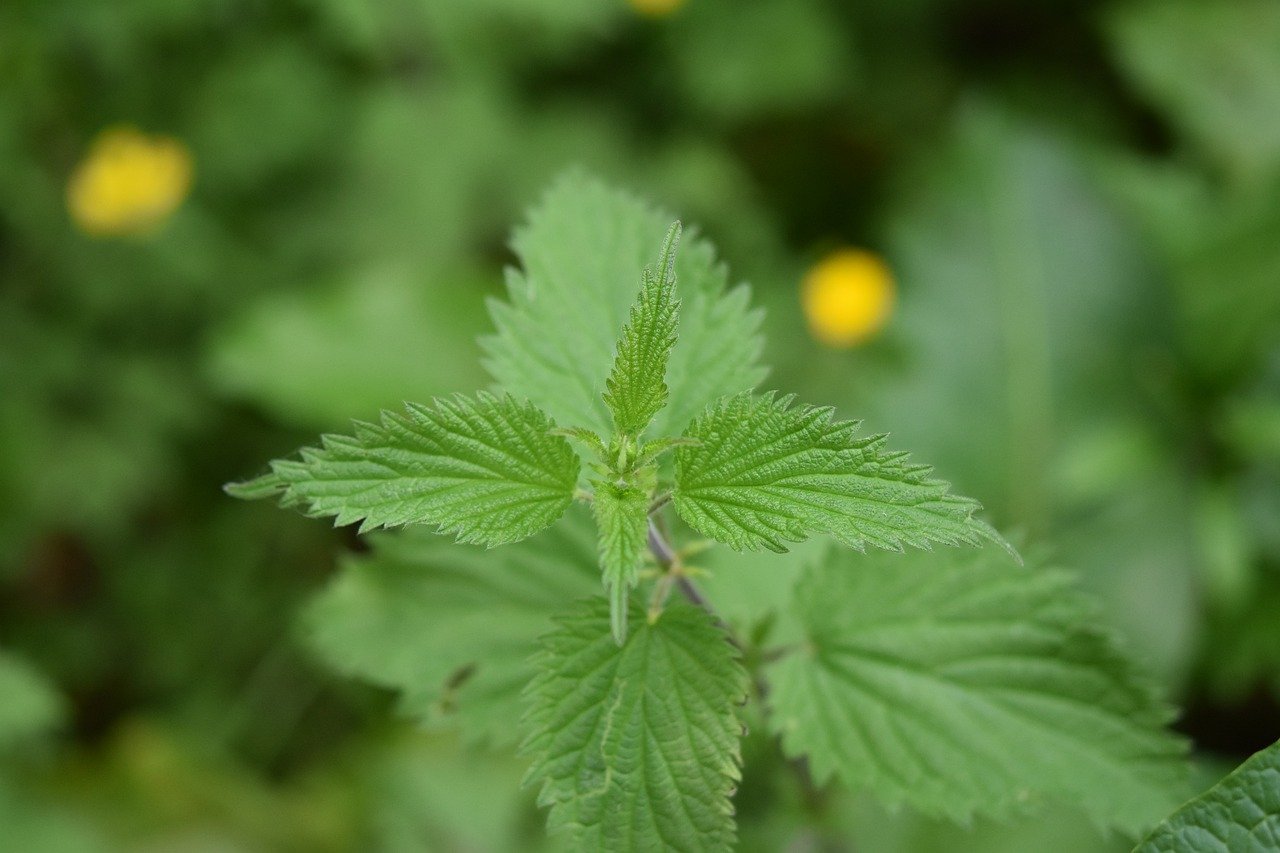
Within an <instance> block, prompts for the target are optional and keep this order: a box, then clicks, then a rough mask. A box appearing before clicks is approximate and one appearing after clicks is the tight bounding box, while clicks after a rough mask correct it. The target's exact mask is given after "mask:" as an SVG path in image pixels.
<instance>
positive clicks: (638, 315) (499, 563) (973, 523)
mask: <svg viewBox="0 0 1280 853" xmlns="http://www.w3.org/2000/svg"><path fill="white" fill-rule="evenodd" d="M670 221H671V217H668V216H664V215H663V214H661V213H660V212H657V211H655V210H653V209H651V208H650V207H648V206H646V205H645V204H644V203H642V202H640V201H638V200H636V199H634V198H632V197H631V196H629V195H627V194H625V193H620V192H617V191H615V190H612V189H610V188H608V187H607V186H605V185H603V184H601V183H599V182H597V181H595V180H593V179H590V178H588V177H586V176H583V175H580V174H570V175H568V176H566V177H565V178H563V179H561V180H560V181H559V182H557V183H556V184H555V185H554V187H553V188H552V189H551V190H550V191H549V192H548V193H547V195H546V196H545V197H544V199H543V200H542V202H541V203H540V204H539V205H538V206H537V207H536V208H535V209H534V210H533V212H532V213H531V215H530V217H529V221H528V223H527V224H526V225H525V226H524V227H523V228H521V229H519V230H518V231H517V232H516V234H515V238H514V249H515V251H516V253H517V255H518V256H519V258H520V262H521V266H522V270H520V271H516V270H512V271H510V273H509V276H508V298H507V301H505V302H501V301H500V302H495V303H494V304H493V305H492V315H493V319H494V322H495V324H496V326H497V332H496V334H494V335H493V336H492V337H489V338H487V339H485V340H484V341H483V344H484V348H485V350H486V352H487V357H488V358H487V366H488V368H489V371H490V372H491V373H492V375H493V377H494V379H495V381H496V389H495V390H494V391H492V392H484V391H482V392H479V393H477V394H475V395H473V396H456V397H452V398H450V399H442V400H435V401H434V402H432V403H429V404H418V403H411V404H408V405H407V406H406V409H405V411H404V412H402V413H391V412H386V413H383V415H382V417H381V420H380V421H379V422H378V423H357V424H356V425H355V429H354V432H353V434H351V435H341V436H339V435H326V436H324V437H323V438H322V440H321V442H320V446H319V447H311V448H305V449H303V450H302V451H301V452H300V454H299V455H298V457H297V458H292V459H284V460H279V461H276V462H273V463H272V465H271V470H270V473H268V474H266V475H264V476H262V477H259V478H258V479H255V480H252V481H249V482H246V483H241V484H236V485H232V486H229V487H228V490H229V491H230V492H231V493H232V494H234V495H237V496H239V497H245V498H263V497H278V498H279V499H280V501H281V503H282V504H283V505H285V506H290V507H297V508H299V509H301V510H303V511H304V512H306V513H308V514H310V515H313V516H332V517H333V518H334V519H335V521H336V523H337V524H339V525H346V524H355V523H359V525H360V530H361V532H365V531H371V530H374V529H375V528H384V527H405V528H407V529H406V530H403V531H400V532H398V533H396V534H390V533H387V534H379V535H378V536H376V537H375V540H376V541H375V542H374V544H373V549H372V555H371V556H367V557H361V558H353V561H352V562H351V564H349V565H348V567H347V570H346V572H345V573H344V574H343V575H342V576H341V577H340V578H339V579H338V581H336V582H335V585H334V587H333V588H332V589H331V590H330V591H329V592H328V593H326V595H325V596H324V597H322V598H321V599H320V601H319V602H318V604H317V605H316V607H314V608H312V611H311V612H310V614H309V618H310V621H311V624H312V628H313V631H314V633H315V634H316V637H317V644H318V645H319V646H320V647H321V649H322V651H324V652H325V654H326V655H327V656H328V657H329V658H330V659H331V660H333V661H334V662H335V663H337V664H338V665H339V666H340V667H341V668H343V669H345V670H347V671H350V672H353V673H357V674H360V675H363V676H365V677H368V678H372V679H373V680H375V681H379V682H381V683H384V684H388V685H391V686H395V687H398V688H401V689H402V690H403V691H404V699H405V703H406V706H407V707H408V708H409V709H410V710H411V711H415V712H420V713H421V714H423V715H424V716H426V717H432V716H436V717H439V716H447V717H448V718H449V719H451V720H455V721H456V722H457V723H458V725H460V726H461V727H462V728H463V730H464V731H465V732H466V733H468V734H470V735H472V736H474V737H479V738H482V739H488V740H490V741H491V742H493V743H496V744H498V745H503V744H511V743H515V742H520V743H521V746H522V751H523V753H524V754H525V755H527V756H528V758H529V759H530V762H531V766H530V768H529V771H528V777H527V780H528V782H529V783H531V784H536V785H538V786H540V795H539V803H540V804H541V805H543V806H546V807H549V809H550V815H549V826H550V829H551V830H552V831H553V832H556V833H558V834H560V837H561V840H562V841H564V842H565V843H567V844H568V845H569V846H572V847H574V848H579V849H586V850H633V849H659V848H671V849H679V850H717V849H727V848H729V847H731V846H732V845H733V843H734V841H735V838H736V827H735V820H734V807H733V795H734V793H735V790H736V788H737V785H738V783H739V781H740V779H741V774H742V772H743V769H742V761H741V748H740V741H741V738H742V737H743V736H744V734H745V723H746V721H752V723H753V725H755V726H764V727H766V728H767V730H768V731H769V732H770V733H771V734H773V735H776V740H775V746H774V748H776V749H780V750H781V751H782V752H783V754H784V755H785V756H786V757H787V758H790V759H795V761H793V762H791V765H792V766H793V767H795V768H796V769H797V772H800V773H804V774H807V776H808V777H809V779H810V780H811V781H812V782H813V783H815V784H826V783H827V782H829V781H830V780H832V779H833V777H834V778H835V779H837V780H839V781H840V782H842V783H844V784H845V785H847V786H849V787H852V788H854V789H863V788H865V789H869V790H870V791H871V792H873V793H874V794H876V795H878V796H879V797H880V798H881V799H882V800H884V801H885V802H887V803H888V804H891V805H898V804H902V803H906V804H909V805H910V806H912V807H914V808H915V809H917V810H919V811H921V812H923V813H926V814H930V815H936V816H944V817H948V818H952V819H955V820H959V821H965V820H967V819H969V818H970V817H971V816H972V815H974V814H986V815H992V816H997V817H1000V816H1008V815H1010V814H1014V813H1017V812H1019V811H1022V810H1024V809H1027V808H1030V807H1032V806H1035V805H1036V804H1039V803H1042V802H1044V801H1048V800H1057V801H1060V802H1066V803H1068V804H1070V805H1074V806H1075V807H1077V808H1078V809H1080V810H1081V811H1082V812H1083V813H1085V814H1087V815H1088V816H1089V817H1091V818H1092V819H1093V820H1094V821H1095V822H1097V823H1098V824H1100V825H1103V826H1107V827H1115V828H1119V829H1121V830H1123V831H1126V832H1129V833H1136V832H1138V831H1141V830H1143V829H1144V828H1147V827H1149V826H1150V825H1151V824H1153V823H1154V822H1155V820H1156V819H1158V818H1159V817H1160V816H1162V815H1163V814H1164V813H1165V812H1167V811H1168V809H1169V808H1170V807H1171V806H1172V805H1174V804H1175V803H1176V802H1177V800H1178V798H1179V794H1180V792H1181V789H1182V786H1183V784H1185V765H1184V759H1183V755H1184V752H1185V747H1184V744H1183V742H1182V741H1181V740H1180V739H1179V738H1178V737H1176V736H1174V735H1172V734H1170V733H1169V732H1168V731H1166V730H1165V728H1164V726H1165V724H1166V723H1167V721H1168V720H1169V717H1170V715H1169V713H1168V710H1167V709H1166V708H1165V707H1164V706H1163V705H1162V704H1161V702H1160V701H1159V699H1158V698H1157V697H1156V695H1155V692H1154V691H1153V689H1152V688H1151V685H1150V684H1149V683H1148V682H1147V681H1146V680H1145V679H1144V678H1142V677H1141V676H1140V675H1139V674H1138V673H1137V672H1136V670H1135V668H1134V667H1133V666H1132V665H1131V664H1130V662H1129V661H1128V660H1127V659H1126V658H1125V656H1124V655H1123V654H1122V652H1121V650H1120V648H1119V647H1118V645H1117V644H1116V643H1115V642H1114V641H1113V639H1112V637H1111V636H1110V635H1109V634H1108V633H1107V632H1106V631H1105V630H1103V629H1102V628H1101V627H1100V625H1099V624H1098V622H1097V621H1096V618H1095V615H1094V613H1093V611H1092V609H1091V608H1090V607H1089V606H1088V604H1087V602H1085V601H1083V600H1082V599H1081V597H1080V596H1079V595H1078V593H1077V592H1075V591H1074V589H1073V587H1072V583H1071V580H1070V578H1069V577H1068V576H1066V575H1064V574H1062V573H1060V572H1056V571H1051V570H1047V569H1044V568H1042V567H1036V566H1023V565H1022V564H1021V561H1020V560H1019V559H1018V558H1017V555H1016V553H1015V552H1014V551H1013V549H1011V548H1010V547H1008V546H1007V545H1006V544H1005V543H1004V541H1003V540H1002V539H1001V538H1000V536H999V535H998V534H997V533H996V532H995V531H994V530H992V528H990V527H989V526H988V525H987V524H986V523H984V522H983V521H981V520H979V519H978V518H977V517H976V516H975V512H976V511H977V510H978V509H979V506H978V504H977V503H976V502H974V501H973V500H970V499H968V498H964V497H960V496H958V495H955V494H953V493H952V492H951V491H950V489H949V486H948V485H947V484H946V483H943V482H941V481H939V480H937V479H934V477H933V476H932V474H931V471H930V469H929V468H928V467H925V466H923V465H919V464H915V463H913V462H910V461H908V459H907V455H906V454H905V453H903V452H901V451H897V450H892V449H890V447H889V446H888V444H887V442H886V438H885V437H884V436H882V435H860V434H859V432H858V424H857V423H854V422H849V421H840V420H836V419H834V418H833V415H832V411H831V410H830V409H828V408H814V407H811V406H807V405H801V404H799V403H797V402H796V401H795V400H794V399H793V398H792V397H789V396H779V395H777V394H775V393H773V392H760V391H757V390H754V389H755V388H756V387H757V386H758V385H759V383H760V382H761V381H762V380H763V379H764V376H765V371H764V370H763V369H762V368H761V367H760V366H759V364H758V356H759V353H760V350H761V340H760V335H759V325H760V320H761V315H760V314H759V312H758V311H754V310H752V309H751V308H750V306H749V295H748V291H747V290H746V289H745V287H741V286H740V287H736V288H733V289H730V288H728V287H727V272H726V270H725V268H724V267H723V265H721V264H719V263H718V262H717V261H716V258H715V255H714V252H713V250H712V248H711V247H710V246H709V245H708V244H707V243H706V242H705V241H704V240H701V239H699V238H697V237H696V236H687V235H686V236H685V238H684V239H683V242H682V241H681V229H680V225H679V224H674V225H670V224H669V223H670ZM664 233H665V235H666V236H665V239H664V238H663V234H664ZM647 261H656V263H654V264H653V265H652V266H645V264H646V262H647ZM637 285H638V294H637ZM619 330H620V334H619ZM575 504H584V505H586V506H587V507H589V513H588V512H586V511H585V507H584V508H583V510H581V511H580V510H579V509H577V508H574V505H575ZM440 534H447V535H448V536H441V535H440ZM814 536H825V537H828V538H829V539H830V540H831V542H832V546H831V547H829V548H828V549H827V550H826V551H825V552H818V551H815V552H814V553H818V554H819V555H820V556H818V557H817V558H816V559H812V560H810V561H809V565H807V566H799V567H798V566H796V565H795V561H794V560H793V559H792V558H789V557H782V556H779V557H777V558H776V559H777V572H778V577H780V578H788V579H794V583H791V584H790V591H789V594H788V595H789V597H788V596H782V598H781V599H771V600H768V601H759V602H757V606H758V609H759V614H760V616H761V618H760V619H759V620H756V621H753V622H752V624H730V623H729V622H727V621H726V620H725V619H724V618H722V617H721V616H720V615H718V613H717V609H716V600H715V597H714V596H709V595H707V592H706V584H704V580H705V579H706V578H705V575H704V574H702V572H700V570H699V569H698V568H696V567H695V561H697V562H700V561H701V559H700V557H698V556H697V555H698V554H699V553H700V552H701V550H702V549H704V548H706V547H707V546H708V545H714V544H717V543H718V544H720V545H725V546H728V547H729V548H731V549H735V550H736V551H760V550H768V551H775V552H779V554H782V553H784V552H786V551H787V548H788V545H789V544H791V543H799V542H801V541H803V540H805V539H807V538H809V537H814ZM451 538H452V539H456V541H450V539H451ZM933 545H945V546H961V547H956V548H945V549H940V550H929V549H930V547H931V546H933ZM476 546H487V547H488V548H491V549H492V550H486V549H485V548H481V547H476ZM496 546H503V547H501V548H499V547H496ZM868 549H869V550H868ZM910 549H923V550H921V551H918V552H916V553H915V555H914V556H913V555H912V553H911V551H910ZM904 551H905V553H904ZM732 572H733V566H732V562H727V563H726V565H725V566H724V567H722V568H721V569H720V575H719V576H718V577H717V578H716V581H717V584H718V585H719V586H720V587H722V588H723V587H725V586H726V585H727V586H732V585H733V583H734V581H733V577H732ZM700 586H701V587H702V588H700ZM779 614H782V615H781V616H779ZM775 616H779V618H775ZM739 621H740V620H739ZM788 632H789V634H790V636H785V635H786V634H788ZM517 720H519V727H518V728H519V732H518V733H517V731H516V730H517V726H516V721H517ZM746 772H748V773H750V772H751V767H747V768H746Z"/></svg>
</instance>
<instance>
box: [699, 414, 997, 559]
mask: <svg viewBox="0 0 1280 853" xmlns="http://www.w3.org/2000/svg"><path fill="white" fill-rule="evenodd" d="M793 401H794V397H781V398H778V397H775V396H774V395H773V394H766V395H763V396H757V395H753V394H739V395H737V396H734V397H728V398H725V399H722V400H719V401H717V402H716V403H714V404H712V405H711V406H710V407H708V409H707V410H706V411H705V412H704V413H703V414H701V415H699V416H698V418H697V419H695V420H694V422H693V423H692V424H690V425H689V428H688V429H687V430H686V431H685V437H686V438H691V439H694V440H695V441H696V442H697V443H696V444H693V445H689V446H686V447H681V448H680V449H679V450H677V451H676V489H675V506H676V510H677V511H678V512H679V513H680V516H681V518H683V519H684V520H685V521H687V522H688V523H689V524H690V526H692V527H693V528H694V529H695V530H697V531H698V532H700V533H702V534H703V535H705V536H710V537H711V538H713V539H715V540H717V541H720V542H724V543H726V544H728V545H731V546H732V547H734V548H736V549H738V550H739V551H744V550H755V549H759V548H762V547H763V548H769V549H772V550H774V551H785V550H786V544H785V543H787V542H798V541H801V540H803V539H806V538H808V537H809V536H811V535H813V534H817V533H827V534H830V535H832V536H834V537H836V538H837V539H839V540H840V541H841V542H843V543H845V544H846V545H849V546H851V547H854V548H858V549H862V548H864V547H866V546H867V545H868V544H870V545H874V546H876V547H879V548H888V549H890V550H902V547H903V546H904V545H911V546H914V547H917V548H927V547H929V544H930V543H933V542H942V543H946V544H949V545H958V544H961V543H967V544H971V545H976V544H978V543H979V542H981V541H982V540H983V539H985V538H986V537H987V536H988V535H989V534H988V532H987V529H986V528H985V527H984V526H983V525H981V524H980V523H979V522H977V521H976V520H975V519H974V518H973V513H974V511H975V510H977V509H978V508H979V507H978V504H977V503H976V502H974V501H972V500H969V499H968V498H962V497H958V496H956V495H952V494H950V493H949V491H948V486H947V484H946V483H944V482H942V481H940V480H935V479H932V478H931V477H930V476H929V475H930V472H931V470H932V469H930V468H929V467H928V466H926V465H917V464H913V463H910V462H908V461H907V458H906V454H905V453H901V452H895V451H890V450H887V449H886V448H885V446H884V445H885V436H883V435H872V436H864V437H855V436H854V432H855V431H856V430H857V428H858V423H856V422H853V421H834V422H833V421H832V420H831V409H819V408H813V407H811V406H800V407H794V408H793V407H792V402H793Z"/></svg>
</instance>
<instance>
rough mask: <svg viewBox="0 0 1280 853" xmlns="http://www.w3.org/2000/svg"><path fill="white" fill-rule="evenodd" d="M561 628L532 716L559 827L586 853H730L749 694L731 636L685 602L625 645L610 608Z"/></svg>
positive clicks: (634, 629) (533, 746) (535, 689)
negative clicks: (612, 630)
mask: <svg viewBox="0 0 1280 853" xmlns="http://www.w3.org/2000/svg"><path fill="white" fill-rule="evenodd" d="M633 610H637V611H638V610H639V608H633ZM558 621H559V623H560V626H559V628H558V629H557V630H556V631H554V632H553V633H552V634H550V635H549V636H548V637H547V638H546V639H545V640H544V646H543V650H542V652H541V653H540V654H539V655H538V657H537V660H536V661H535V666H536V667H537V669H538V676H537V678H536V679H535V680H534V681H533V682H532V683H531V684H530V685H529V690H528V697H529V700H530V708H529V712H528V714H527V716H526V718H525V724H526V728H527V730H528V731H529V737H528V739H527V740H526V742H525V749H526V751H528V752H529V753H531V754H532V755H533V758H534V763H533V766H532V767H531V768H530V771H529V780H530V781H532V782H537V783H540V784H541V792H540V795H539V802H540V803H541V804H542V805H544V806H550V807H551V816H550V819H549V827H550V829H551V830H552V831H553V832H556V831H559V832H564V833H565V834H566V835H567V836H568V838H569V840H570V841H571V842H572V844H573V847H574V849H579V850H593V851H594V850H658V849H663V850H690V851H692V850H698V851H702V850H728V849H729V848H730V846H731V845H732V843H733V840H734V824H733V806H732V805H731V803H730V801H729V797H730V795H731V794H732V791H733V790H734V787H735V785H736V783H737V781H738V779H739V777H740V771H739V736H740V734H741V727H740V726H741V724H740V723H739V721H738V719H737V716H736V713H735V712H736V709H737V707H738V704H739V703H740V702H741V701H743V699H744V698H745V696H746V686H747V685H746V675H745V673H744V671H743V670H742V668H741V667H740V666H739V665H738V662H737V660H736V656H735V652H734V650H733V648H732V647H731V646H730V645H729V642H728V640H727V638H726V636H725V634H724V633H723V631H721V629H720V628H718V627H717V626H716V624H715V622H714V620H713V619H712V617H711V616H710V614H708V613H707V612H706V611H704V610H702V609H700V608H696V607H693V606H692V605H690V604H686V603H684V602H683V601H677V602H674V603H673V604H671V605H670V606H668V607H667V609H666V610H665V611H664V612H663V613H662V615H661V616H660V617H659V619H658V620H657V621H656V622H655V623H653V624H652V625H651V624H648V622H647V620H646V619H644V618H635V619H633V620H632V623H631V631H630V637H629V638H628V640H627V642H626V645H624V646H621V647H619V646H618V645H617V644H615V643H614V642H613V640H612V639H611V638H610V636H609V610H608V607H607V606H606V605H605V602H604V601H603V600H595V601H588V602H582V603H581V604H579V605H578V607H577V608H576V609H575V610H574V611H573V612H572V613H571V614H570V615H567V616H565V617H562V618H561V619H559V620H558Z"/></svg>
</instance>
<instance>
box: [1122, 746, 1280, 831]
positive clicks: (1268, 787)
mask: <svg viewBox="0 0 1280 853" xmlns="http://www.w3.org/2000/svg"><path fill="white" fill-rule="evenodd" d="M1187 850H1195V851H1201V853H1265V851H1272V850H1280V743H1275V744H1272V745H1271V746H1269V747H1267V748H1266V749H1264V750H1262V751H1261V752H1259V753H1257V754H1255V755H1254V756H1253V757H1252V758H1250V759H1249V760H1248V761H1246V762H1245V763H1244V764H1241V765H1240V766H1239V767H1238V768H1236V770H1235V771H1234V772H1233V773H1231V775H1229V776H1227V778H1225V779H1223V780H1222V781H1221V782H1219V783H1218V784H1217V785H1214V786H1213V787H1212V788H1210V789H1209V790H1208V791H1206V792H1205V793H1203V794H1201V795H1200V796H1198V797H1196V798H1195V799H1194V800H1192V801H1191V802H1189V803H1187V804H1186V805H1184V806H1183V807H1182V808H1180V809H1178V810H1177V811H1176V812H1174V813H1173V814H1172V815H1171V816H1170V817H1169V819H1168V820H1166V821H1165V822H1164V823H1162V824H1160V825H1159V826H1157V827H1156V828H1155V830H1154V831H1152V833H1151V834H1150V835H1148V836H1147V837H1146V838H1145V839H1143V841H1142V843H1141V844H1139V845H1138V846H1137V848H1135V851H1134V853H1183V851H1187Z"/></svg>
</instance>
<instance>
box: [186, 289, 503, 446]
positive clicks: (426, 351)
mask: <svg viewBox="0 0 1280 853" xmlns="http://www.w3.org/2000/svg"><path fill="white" fill-rule="evenodd" d="M482 296H483V289H482V288H481V287H480V286H479V285H478V283H477V282H476V277H475V276H474V275H472V274H464V275H461V276H455V275H441V276H440V277H439V278H438V279H437V280H430V279H427V278H425V277H423V276H419V275H415V274H411V273H409V272H408V271H406V270H402V269H399V268H380V269H371V270H368V271H366V272H364V273H361V274H356V275H353V276H351V277H349V278H346V279H344V280H342V281H340V282H339V283H338V285H337V286H336V287H335V288H332V289H326V290H322V291H315V292H308V293H304V294H287V295H279V296H273V297H269V298H264V299H261V300H259V301H257V302H255V303H254V305H253V306H252V308H251V309H250V310H249V311H247V312H246V313H244V314H243V315H242V316H241V317H240V318H238V319H237V320H236V321H234V322H232V323H230V324H228V325H227V326H226V327H225V328H224V329H223V330H222V332H221V333H220V334H219V335H217V336H216V337H215V338H214V340H213V343H212V345H211V346H210V348H209V352H208V359H207V364H208V373H209V374H210V376H211V378H212V380H213V381H214V382H215V383H216V384H217V385H218V386H219V387H220V388H222V389H225V391H226V392H227V393H229V394H232V395H234V396H237V397H242V398H246V399H249V400H252V401H253V402H254V403H255V404H256V405H258V406H259V407H261V408H263V409H265V410H267V411H269V412H270V413H272V414H273V415H275V416H276V417H277V418H278V419H279V420H281V421H283V422H285V423H289V424H296V425H299V426H308V427H311V426H315V427H322V428H329V427H336V426H339V425H345V424H347V423H348V422H349V421H350V420H351V419H352V418H358V419H367V418H370V417H373V416H375V415H376V414H377V413H378V412H379V411H381V410H383V409H396V408H399V407H400V405H401V404H402V403H403V402H404V401H406V400H430V399H431V398H432V397H436V396H442V395H446V394H450V393H454V392H458V391H465V390H468V389H472V388H476V387H479V386H480V385H482V384H483V382H484V379H483V372H482V371H481V369H480V366H479V364H478V360H479V348H478V347H477V346H476V344H475V338H476V336H477V335H478V334H479V332H480V331H481V330H482V329H483V328H484V320H483V313H484V312H483V308H482Z"/></svg>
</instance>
